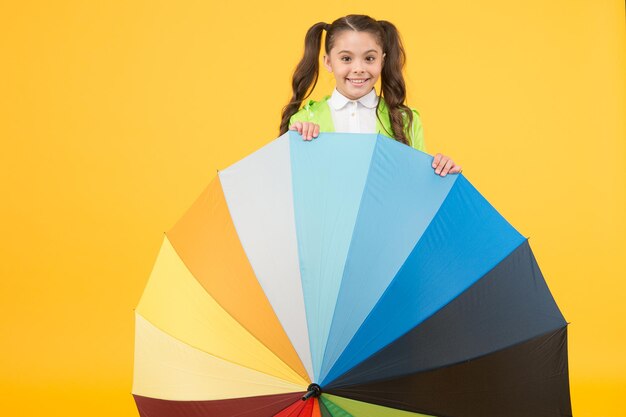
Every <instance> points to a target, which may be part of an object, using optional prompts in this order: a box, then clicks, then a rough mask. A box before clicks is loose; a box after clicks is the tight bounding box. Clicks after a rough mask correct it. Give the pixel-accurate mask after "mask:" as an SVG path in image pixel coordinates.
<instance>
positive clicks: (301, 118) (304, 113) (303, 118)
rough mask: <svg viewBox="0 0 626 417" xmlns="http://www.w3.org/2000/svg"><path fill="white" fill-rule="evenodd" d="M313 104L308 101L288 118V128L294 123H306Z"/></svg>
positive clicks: (311, 101)
mask: <svg viewBox="0 0 626 417" xmlns="http://www.w3.org/2000/svg"><path fill="white" fill-rule="evenodd" d="M313 103H314V101H313V100H309V101H308V102H307V103H306V104H305V105H304V106H303V107H302V108H301V109H300V110H298V112H297V113H295V114H294V115H293V116H291V117H290V118H289V127H291V125H292V124H294V123H295V122H308V121H309V113H310V112H311V105H312V104H313Z"/></svg>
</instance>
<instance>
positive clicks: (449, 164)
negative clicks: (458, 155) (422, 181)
mask: <svg viewBox="0 0 626 417" xmlns="http://www.w3.org/2000/svg"><path fill="white" fill-rule="evenodd" d="M453 165H454V162H453V161H452V159H448V160H447V161H446V164H445V165H444V166H443V169H442V171H441V176H442V177H445V176H446V175H448V172H449V171H450V168H452V166H453Z"/></svg>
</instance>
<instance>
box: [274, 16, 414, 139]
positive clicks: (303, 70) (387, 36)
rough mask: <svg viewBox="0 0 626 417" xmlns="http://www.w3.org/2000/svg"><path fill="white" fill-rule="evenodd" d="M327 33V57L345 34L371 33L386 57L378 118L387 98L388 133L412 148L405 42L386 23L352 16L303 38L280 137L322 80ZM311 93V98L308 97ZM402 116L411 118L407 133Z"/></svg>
mask: <svg viewBox="0 0 626 417" xmlns="http://www.w3.org/2000/svg"><path fill="white" fill-rule="evenodd" d="M323 30H326V41H325V43H324V50H325V52H326V54H327V55H328V54H329V53H330V50H331V49H332V48H333V44H334V41H335V38H336V37H337V36H338V34H339V33H340V32H342V31H344V30H354V31H357V32H369V33H371V34H372V35H374V37H375V38H376V41H377V43H378V44H379V45H380V46H381V47H382V49H383V53H385V54H386V56H385V61H384V63H383V67H382V72H381V74H380V81H381V94H380V96H379V100H378V106H376V117H377V118H378V119H379V120H380V116H379V111H378V110H379V108H380V102H381V100H380V98H384V100H385V103H386V104H387V108H388V109H389V119H390V122H391V130H392V132H387V133H388V134H389V135H390V136H392V137H393V138H395V139H396V140H397V141H399V142H402V143H404V144H407V145H409V140H408V133H407V132H410V129H411V124H412V123H413V113H412V111H411V109H410V108H409V107H407V106H406V105H405V104H404V102H405V100H406V86H405V83H404V77H403V75H402V69H403V68H404V64H405V62H406V54H405V52H404V47H403V46H402V40H401V39H400V34H399V33H398V30H397V29H396V27H395V26H394V25H393V24H392V23H390V22H388V21H386V20H374V19H372V18H371V17H369V16H366V15H357V14H351V15H347V16H344V17H340V18H339V19H337V20H335V21H334V22H333V23H332V24H328V23H324V22H319V23H316V24H314V25H313V26H311V27H310V28H309V30H308V31H307V33H306V35H305V37H304V56H303V57H302V59H301V60H300V62H299V63H298V65H297V67H296V70H295V71H294V74H293V79H292V81H291V87H292V89H293V95H292V97H291V100H290V101H289V103H288V104H287V105H286V106H285V107H283V111H282V120H281V123H280V135H282V134H283V133H285V132H287V130H288V129H289V119H290V118H291V116H293V115H294V114H296V113H297V112H298V110H299V108H300V105H301V104H302V102H303V101H304V100H305V99H306V98H307V97H309V96H310V95H311V93H312V92H313V89H314V88H315V85H316V84H317V79H318V76H319V54H320V46H321V41H322V31H323ZM307 92H308V94H307ZM403 113H404V114H406V115H408V118H409V123H408V124H407V130H406V131H405V130H404V123H403V121H404V120H403Z"/></svg>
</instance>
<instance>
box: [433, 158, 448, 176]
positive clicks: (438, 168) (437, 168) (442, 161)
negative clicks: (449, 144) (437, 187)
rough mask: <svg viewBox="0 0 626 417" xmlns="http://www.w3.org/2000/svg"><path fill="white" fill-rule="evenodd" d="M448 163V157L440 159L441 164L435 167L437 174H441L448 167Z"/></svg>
mask: <svg viewBox="0 0 626 417" xmlns="http://www.w3.org/2000/svg"><path fill="white" fill-rule="evenodd" d="M446 162H448V157H447V156H445V155H441V158H439V163H438V164H437V166H436V167H435V174H437V175H439V174H441V170H442V169H443V168H444V167H445V166H446Z"/></svg>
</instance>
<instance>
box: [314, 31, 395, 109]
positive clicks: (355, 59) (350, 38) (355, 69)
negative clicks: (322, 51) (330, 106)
mask: <svg viewBox="0 0 626 417" xmlns="http://www.w3.org/2000/svg"><path fill="white" fill-rule="evenodd" d="M329 55H330V56H327V55H324V66H325V67H326V69H327V70H328V71H329V72H332V73H333V75H334V76H335V81H336V83H337V90H338V91H339V92H340V93H341V94H343V95H344V96H346V97H348V98H349V99H351V100H357V99H358V98H360V97H363V96H364V95H365V94H367V93H369V92H370V91H371V90H372V88H374V85H375V84H376V81H378V78H379V77H380V72H381V71H382V68H383V60H384V58H385V54H384V53H383V50H382V48H381V47H380V45H378V43H376V38H375V37H374V35H372V34H371V33H369V32H356V31H353V30H343V31H341V32H339V33H338V35H337V37H336V38H335V44H334V45H333V47H332V49H331V50H330V53H329Z"/></svg>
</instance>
